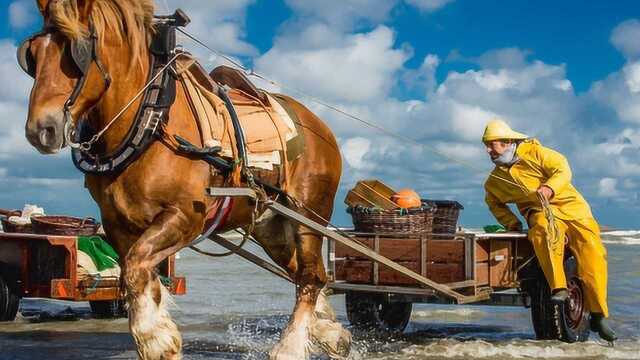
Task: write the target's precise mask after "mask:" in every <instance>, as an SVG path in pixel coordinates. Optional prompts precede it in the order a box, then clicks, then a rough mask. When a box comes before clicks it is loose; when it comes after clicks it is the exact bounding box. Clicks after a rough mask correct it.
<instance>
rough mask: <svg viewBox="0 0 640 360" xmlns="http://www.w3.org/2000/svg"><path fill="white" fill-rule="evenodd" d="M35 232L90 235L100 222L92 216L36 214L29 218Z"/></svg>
mask: <svg viewBox="0 0 640 360" xmlns="http://www.w3.org/2000/svg"><path fill="white" fill-rule="evenodd" d="M31 223H32V224H33V230H34V232H35V233H36V234H43V235H64V236H91V235H95V234H96V232H97V231H98V228H99V227H100V224H99V223H98V222H96V220H95V219H93V218H84V219H82V218H77V217H72V216H37V217H33V218H31Z"/></svg>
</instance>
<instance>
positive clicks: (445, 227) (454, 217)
mask: <svg viewBox="0 0 640 360" xmlns="http://www.w3.org/2000/svg"><path fill="white" fill-rule="evenodd" d="M423 202H425V203H427V204H430V205H432V206H434V207H435V208H436V212H435V214H434V215H433V233H434V234H455V232H456V230H457V229H458V217H459V216H460V211H461V210H463V209H464V206H462V204H460V203H459V202H457V201H451V200H423Z"/></svg>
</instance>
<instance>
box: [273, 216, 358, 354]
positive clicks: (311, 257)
mask: <svg viewBox="0 0 640 360" xmlns="http://www.w3.org/2000/svg"><path fill="white" fill-rule="evenodd" d="M295 237H296V239H295V243H296V252H295V254H296V259H295V260H296V261H295V264H296V265H297V266H295V281H296V305H295V308H294V310H293V314H292V315H291V318H290V320H289V324H288V325H287V328H286V329H285V330H284V332H283V334H282V338H281V339H280V342H279V343H278V344H277V345H276V346H275V347H274V348H273V349H272V351H271V353H270V357H271V359H277V360H284V359H287V360H288V359H291V360H293V359H296V360H297V359H305V358H307V357H308V356H309V354H310V352H311V351H312V349H313V345H319V347H320V348H321V349H322V350H323V351H325V352H327V353H328V354H329V355H330V356H332V357H334V358H339V357H341V356H342V355H343V353H344V352H347V353H348V349H349V345H350V340H351V336H350V334H349V333H348V332H347V331H346V330H344V329H343V328H342V326H340V324H338V323H336V322H335V317H334V316H333V310H327V307H328V308H329V309H330V306H329V305H328V303H327V300H326V299H325V298H322V299H321V303H320V305H321V306H320V308H322V310H323V311H322V313H324V314H325V315H321V316H324V317H326V318H324V319H322V318H321V319H319V317H318V314H316V310H317V307H316V306H317V305H318V297H319V296H320V294H321V290H322V288H323V287H324V285H325V284H326V280H327V279H326V274H325V271H324V265H323V263H322V255H321V254H322V238H321V237H320V236H319V235H318V234H316V233H314V232H312V231H310V230H308V229H307V228H305V227H299V229H298V231H297V232H296V234H295ZM322 296H324V295H322ZM330 318H332V319H330Z"/></svg>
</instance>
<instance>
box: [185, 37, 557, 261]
mask: <svg viewBox="0 0 640 360" xmlns="http://www.w3.org/2000/svg"><path fill="white" fill-rule="evenodd" d="M178 31H180V32H181V33H182V34H184V35H185V36H187V37H188V38H189V39H191V40H193V41H194V42H196V43H197V44H199V45H201V46H203V47H204V48H206V49H207V50H209V51H211V52H212V53H214V54H215V55H217V56H220V57H222V58H223V59H225V60H226V61H228V62H229V63H231V64H233V65H234V66H236V67H237V68H239V69H241V70H243V71H244V72H245V74H246V75H247V76H253V77H255V78H258V79H260V80H263V81H266V82H267V83H269V84H271V85H274V86H277V87H280V88H281V89H284V90H289V91H291V92H295V93H297V94H299V95H302V96H304V97H306V98H308V99H309V100H311V101H312V102H314V103H316V104H318V105H321V106H324V107H326V108H328V109H330V110H333V111H335V112H337V113H339V114H341V115H343V116H345V117H346V118H348V119H351V120H353V121H357V122H359V123H361V124H363V125H364V126H366V127H369V128H372V129H375V130H377V131H379V132H381V133H383V134H385V135H387V136H389V137H392V138H395V139H397V140H400V141H403V142H409V143H411V144H414V145H417V146H418V147H420V148H423V149H425V150H427V151H430V152H432V153H434V154H436V155H438V156H440V157H442V158H445V159H447V160H449V161H451V162H454V163H457V164H458V165H461V166H462V167H465V168H467V169H469V170H472V171H473V172H484V170H483V169H479V168H477V167H475V166H473V165H472V164H471V163H469V162H466V161H464V160H460V159H457V158H455V157H452V156H450V155H448V154H446V153H444V152H442V151H439V150H438V149H436V148H434V147H432V146H429V145H427V144H425V143H421V142H418V141H416V140H414V139H412V138H410V137H407V136H404V135H402V134H399V133H396V132H393V131H390V130H387V129H386V128H384V127H382V126H381V125H378V124H376V123H374V122H370V121H367V120H364V119H362V118H360V117H358V116H355V115H352V114H350V113H348V112H346V111H344V110H342V109H340V108H338V107H336V106H333V105H331V104H328V103H326V102H324V101H322V100H321V99H319V98H317V97H314V96H311V95H309V94H307V93H305V92H304V91H302V90H299V89H296V88H294V87H291V86H286V85H284V84H281V83H278V82H276V81H274V80H271V79H269V78H267V77H265V76H263V75H261V74H259V73H256V72H255V71H254V70H253V69H249V68H247V67H245V66H244V65H242V64H240V63H239V62H237V61H235V60H233V59H232V58H231V57H229V56H227V55H225V54H223V53H221V52H219V51H217V50H215V49H213V48H211V47H209V46H208V45H206V44H205V43H204V42H202V41H201V40H199V39H198V38H197V37H195V36H193V35H191V34H190V33H188V32H187V31H185V30H183V29H181V28H178ZM489 176H490V177H493V178H495V179H498V180H500V181H502V182H505V183H508V184H510V185H514V186H516V187H517V188H518V189H520V190H522V192H523V193H524V195H525V196H529V195H531V193H532V192H535V193H536V195H537V196H538V198H539V200H540V205H541V207H542V209H543V212H544V214H545V218H547V220H548V222H549V226H548V231H549V232H548V238H547V245H548V246H549V249H552V248H554V247H557V243H558V239H557V237H558V236H557V234H558V228H557V224H556V222H555V217H554V215H553V211H552V209H551V205H550V204H549V201H548V200H547V199H546V198H544V196H542V195H541V194H540V193H538V192H537V191H532V190H530V189H529V188H527V187H526V186H524V185H523V184H519V183H517V182H515V181H511V180H509V179H506V178H504V177H501V176H498V175H496V174H494V173H489ZM288 196H289V195H288ZM291 199H293V200H295V199H294V198H293V197H291ZM295 201H296V202H299V201H298V200H295ZM301 204H302V205H303V207H304V208H305V209H306V210H307V211H310V212H312V213H313V214H314V215H316V216H318V217H319V218H320V219H322V220H323V221H326V222H327V224H329V225H331V223H330V222H329V221H328V220H327V219H324V218H323V217H322V216H319V215H318V214H317V213H316V212H315V211H313V210H311V209H309V208H308V207H307V206H306V205H305V204H303V203H301ZM331 226H333V225H331ZM334 227H335V226H334ZM336 229H337V227H336Z"/></svg>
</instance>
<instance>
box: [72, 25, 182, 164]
mask: <svg viewBox="0 0 640 360" xmlns="http://www.w3.org/2000/svg"><path fill="white" fill-rule="evenodd" d="M150 53H151V66H150V72H149V77H148V78H149V79H152V78H154V77H155V76H156V75H158V73H159V72H161V71H162V73H161V74H160V75H159V76H158V77H157V78H156V80H155V81H154V82H153V84H151V86H149V88H148V89H147V90H146V91H145V93H144V95H143V98H142V99H143V100H142V103H141V105H140V107H139V108H138V111H137V113H136V115H135V117H134V121H133V124H132V126H131V128H130V129H129V132H128V133H127V135H126V136H125V138H124V140H123V141H122V142H121V143H120V145H119V146H118V147H117V148H116V150H114V151H112V152H111V153H109V154H99V153H96V152H95V151H86V150H84V149H82V148H76V149H72V151H71V156H72V160H73V163H74V165H75V166H76V168H78V170H80V171H82V172H83V173H85V174H93V175H114V174H117V173H119V172H121V171H122V170H124V169H125V168H126V167H127V166H129V165H130V164H131V163H133V162H134V161H136V160H137V159H138V158H139V157H140V156H141V155H142V154H143V153H144V152H145V151H146V150H147V149H148V148H149V146H150V145H151V143H153V141H154V140H155V139H156V134H157V130H158V128H159V127H160V123H164V124H166V122H167V121H168V119H169V117H168V115H169V110H170V109H171V106H172V105H173V103H174V102H175V98H176V80H177V79H176V76H175V74H174V73H173V72H171V71H167V70H163V69H165V66H166V65H167V64H168V63H169V61H170V57H171V55H173V54H175V53H176V44H175V26H173V25H169V24H160V25H158V26H157V32H156V34H155V36H154V39H153V42H152V46H151V51H150ZM96 64H98V67H100V65H101V64H100V63H99V62H96ZM92 136H93V133H92V132H91V131H90V130H89V129H88V128H87V127H83V128H82V129H81V131H79V134H77V135H76V139H75V141H78V142H84V141H87V140H89V139H90V138H91V137H92Z"/></svg>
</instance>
